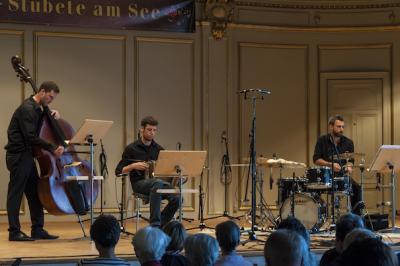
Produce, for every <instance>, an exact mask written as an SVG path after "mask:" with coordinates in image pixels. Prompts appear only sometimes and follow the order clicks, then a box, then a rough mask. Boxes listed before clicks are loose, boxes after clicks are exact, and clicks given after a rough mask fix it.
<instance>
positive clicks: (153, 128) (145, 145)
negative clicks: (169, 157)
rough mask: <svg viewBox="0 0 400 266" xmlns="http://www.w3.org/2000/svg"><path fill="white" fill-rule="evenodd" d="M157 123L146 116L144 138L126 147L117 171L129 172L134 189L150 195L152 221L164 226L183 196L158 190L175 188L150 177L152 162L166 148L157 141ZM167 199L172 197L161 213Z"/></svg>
mask: <svg viewBox="0 0 400 266" xmlns="http://www.w3.org/2000/svg"><path fill="white" fill-rule="evenodd" d="M157 126H158V121H157V120H156V119H155V118H154V117H151V116H148V117H145V118H143V119H142V121H141V128H140V138H139V139H138V140H136V141H135V142H133V143H131V144H129V145H128V146H127V147H126V148H125V150H124V153H123V154H122V159H121V161H120V162H119V163H118V165H117V167H116V169H115V174H116V175H120V174H123V173H129V177H130V180H131V185H132V189H133V191H134V192H136V193H139V194H143V195H146V196H148V197H149V201H150V224H151V225H153V226H163V225H164V224H166V223H168V222H169V221H170V220H171V219H172V218H173V216H174V214H175V212H176V211H177V210H178V208H179V197H178V196H177V195H172V194H171V195H168V194H167V195H165V194H160V193H157V190H158V189H160V188H163V189H164V188H173V187H172V186H171V184H170V183H168V182H166V181H163V180H160V179H155V178H149V177H151V173H149V172H151V170H150V169H149V165H150V164H149V162H151V161H156V160H157V158H158V154H159V152H160V150H163V147H161V146H160V145H159V144H158V143H157V142H155V141H154V136H155V135H156V132H157ZM146 175H147V176H146ZM163 198H165V199H167V200H168V205H167V206H165V208H164V210H163V211H162V212H161V200H162V199H163Z"/></svg>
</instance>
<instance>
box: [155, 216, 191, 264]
mask: <svg viewBox="0 0 400 266" xmlns="http://www.w3.org/2000/svg"><path fill="white" fill-rule="evenodd" d="M162 230H163V231H164V233H166V234H167V235H168V236H169V237H170V238H171V242H169V245H168V247H167V250H166V252H165V254H164V256H163V257H162V258H161V264H162V265H163V266H185V265H188V261H187V259H186V257H185V256H183V255H182V254H181V252H182V250H183V245H184V243H185V239H186V237H187V233H186V230H185V228H184V227H183V225H182V224H181V223H180V222H178V221H170V222H169V223H167V224H166V225H165V226H164V227H163V228H162Z"/></svg>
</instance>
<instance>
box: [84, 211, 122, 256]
mask: <svg viewBox="0 0 400 266" xmlns="http://www.w3.org/2000/svg"><path fill="white" fill-rule="evenodd" d="M120 233H121V228H120V226H119V223H118V221H117V219H116V218H115V217H114V216H112V215H103V214H102V215H100V216H99V217H97V219H96V221H94V223H93V225H92V226H91V227H90V236H91V238H92V239H93V240H94V242H96V243H97V244H100V245H101V246H102V247H104V248H111V247H115V245H116V244H117V243H118V240H119V235H120Z"/></svg>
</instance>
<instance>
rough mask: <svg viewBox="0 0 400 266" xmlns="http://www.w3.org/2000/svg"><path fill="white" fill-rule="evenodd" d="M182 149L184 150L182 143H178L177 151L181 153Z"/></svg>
mask: <svg viewBox="0 0 400 266" xmlns="http://www.w3.org/2000/svg"><path fill="white" fill-rule="evenodd" d="M181 148H182V143H180V142H179V141H178V143H176V149H177V150H178V151H180V150H181Z"/></svg>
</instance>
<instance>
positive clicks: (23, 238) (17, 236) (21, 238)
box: [8, 231, 35, 241]
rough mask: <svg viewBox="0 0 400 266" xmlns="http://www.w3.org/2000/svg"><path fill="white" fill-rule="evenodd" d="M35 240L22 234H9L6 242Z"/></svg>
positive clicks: (19, 232)
mask: <svg viewBox="0 0 400 266" xmlns="http://www.w3.org/2000/svg"><path fill="white" fill-rule="evenodd" d="M34 240H35V239H33V238H31V237H29V236H28V235H27V234H25V233H24V232H21V231H18V232H10V233H9V235H8V241H34Z"/></svg>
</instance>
